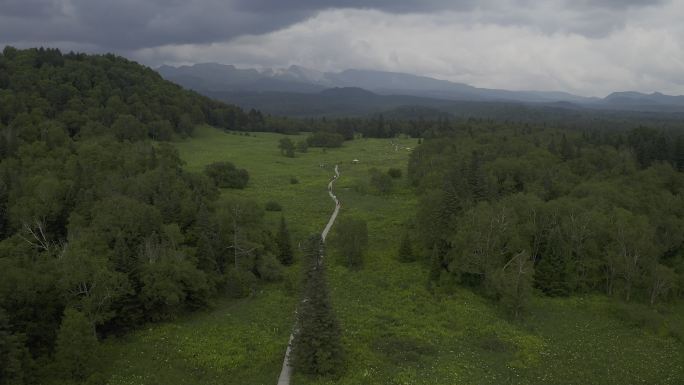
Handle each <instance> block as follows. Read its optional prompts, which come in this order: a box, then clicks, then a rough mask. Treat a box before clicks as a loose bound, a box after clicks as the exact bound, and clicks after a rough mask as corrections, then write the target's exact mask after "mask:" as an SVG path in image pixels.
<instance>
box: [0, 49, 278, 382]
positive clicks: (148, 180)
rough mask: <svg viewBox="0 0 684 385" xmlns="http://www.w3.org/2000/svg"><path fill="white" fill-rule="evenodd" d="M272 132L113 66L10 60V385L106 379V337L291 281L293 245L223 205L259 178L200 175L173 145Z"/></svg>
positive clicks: (6, 192)
mask: <svg viewBox="0 0 684 385" xmlns="http://www.w3.org/2000/svg"><path fill="white" fill-rule="evenodd" d="M262 120H263V118H262V117H261V115H260V114H259V113H258V112H255V111H251V112H249V113H245V112H244V111H242V110H241V109H239V108H237V107H234V106H229V105H225V104H223V103H220V102H215V101H212V100H210V99H208V98H205V97H202V96H199V95H198V94H196V93H193V92H189V91H185V90H183V89H181V88H180V87H178V86H176V85H174V84H172V83H169V82H167V81H164V80H162V79H161V77H160V76H159V75H158V74H157V73H156V72H154V71H152V70H150V69H148V68H145V67H143V66H140V65H138V64H136V63H133V62H130V61H128V60H126V59H123V58H121V57H116V56H114V55H102V56H99V55H84V54H74V53H69V54H62V53H61V52H59V51H58V50H53V49H42V48H41V49H28V50H17V49H14V48H12V47H7V48H5V49H4V51H3V52H2V55H0V132H1V133H2V135H0V346H1V347H2V349H0V383H3V384H4V383H11V384H22V383H36V382H39V383H45V381H48V380H47V379H52V380H53V381H56V382H57V381H72V380H73V381H85V380H89V379H90V380H92V381H98V380H97V375H96V374H95V373H94V371H95V368H96V365H95V363H94V360H96V355H95V354H93V349H92V348H93V347H94V346H96V345H97V343H98V339H99V338H102V337H105V336H107V335H113V334H120V333H123V332H125V331H127V330H129V329H131V328H133V327H136V326H139V325H141V324H143V323H145V322H150V321H158V320H163V319H168V318H171V317H173V316H174V315H176V314H178V313H179V312H182V311H185V310H188V309H190V310H191V309H197V308H202V307H205V306H207V305H208V304H209V303H210V301H211V298H212V296H214V295H216V294H218V293H224V294H225V293H228V294H229V295H234V296H244V295H248V294H249V291H250V290H251V289H250V288H251V287H252V283H253V282H254V281H256V280H258V279H264V280H271V279H277V278H278V277H279V274H280V266H281V265H280V263H279V262H278V260H277V259H276V255H280V254H282V252H280V251H279V245H280V244H283V243H284V241H283V238H285V239H286V238H287V234H284V235H283V234H282V232H283V231H282V229H281V234H280V235H279V238H278V239H280V240H279V241H278V240H277V239H276V237H275V236H274V235H273V234H272V233H271V230H270V229H267V228H266V227H265V225H264V223H263V214H264V211H263V208H262V207H260V206H258V205H257V204H256V203H254V202H252V201H245V200H238V199H230V198H229V199H223V200H222V201H221V203H218V201H217V198H218V196H219V187H240V186H244V184H245V183H247V181H248V177H249V176H248V174H247V171H246V170H242V169H236V168H235V166H233V167H232V168H231V167H226V165H215V166H214V167H209V168H208V169H207V170H206V172H205V174H194V173H189V172H186V171H184V170H183V169H182V168H181V166H182V162H181V160H180V158H179V156H178V153H177V151H176V150H175V148H173V147H172V146H171V145H169V144H166V143H164V142H163V141H165V140H169V139H172V138H174V137H185V136H188V135H192V131H193V128H194V127H195V126H196V125H198V124H211V125H215V126H217V127H222V128H224V129H232V130H235V129H239V130H248V129H251V128H253V127H256V126H259V125H260V124H261V121H262ZM224 174H225V175H224ZM235 180H237V182H235ZM283 226H284V224H283ZM285 231H286V229H285ZM288 246H289V244H288ZM286 252H287V251H286ZM281 258H282V256H281Z"/></svg>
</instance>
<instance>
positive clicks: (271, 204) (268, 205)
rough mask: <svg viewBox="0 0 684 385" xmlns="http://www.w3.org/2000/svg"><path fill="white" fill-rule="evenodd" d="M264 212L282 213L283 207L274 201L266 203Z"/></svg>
mask: <svg viewBox="0 0 684 385" xmlns="http://www.w3.org/2000/svg"><path fill="white" fill-rule="evenodd" d="M266 211H283V207H282V206H281V205H280V203H278V202H276V201H268V202H266Z"/></svg>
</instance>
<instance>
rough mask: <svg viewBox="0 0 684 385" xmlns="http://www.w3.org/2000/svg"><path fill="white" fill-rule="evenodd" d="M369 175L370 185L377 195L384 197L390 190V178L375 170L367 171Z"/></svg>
mask: <svg viewBox="0 0 684 385" xmlns="http://www.w3.org/2000/svg"><path fill="white" fill-rule="evenodd" d="M368 172H369V173H370V185H371V187H373V189H375V190H376V191H377V192H378V193H380V194H382V195H385V194H388V193H389V192H390V191H391V190H392V184H393V183H392V178H391V177H390V176H389V175H387V174H384V173H382V172H380V171H379V170H378V169H376V168H372V169H370V170H369V171H368Z"/></svg>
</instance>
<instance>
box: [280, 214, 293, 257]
mask: <svg viewBox="0 0 684 385" xmlns="http://www.w3.org/2000/svg"><path fill="white" fill-rule="evenodd" d="M276 244H277V245H278V260H279V261H280V263H282V264H283V265H286V266H289V265H291V264H292V262H294V255H293V253H292V241H291V239H290V231H289V230H288V229H287V223H285V217H280V228H278V236H277V238H276Z"/></svg>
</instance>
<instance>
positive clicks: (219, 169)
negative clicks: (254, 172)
mask: <svg viewBox="0 0 684 385" xmlns="http://www.w3.org/2000/svg"><path fill="white" fill-rule="evenodd" d="M204 173H205V174H206V175H207V176H208V177H209V178H211V180H213V181H214V184H215V185H216V186H217V187H221V188H237V189H243V188H245V186H247V182H248V181H249V173H248V172H247V170H245V169H243V168H237V167H235V165H234V164H232V163H230V162H214V163H212V164H210V165H208V166H207V167H205V168H204Z"/></svg>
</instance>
